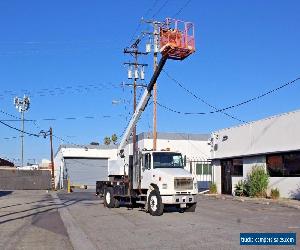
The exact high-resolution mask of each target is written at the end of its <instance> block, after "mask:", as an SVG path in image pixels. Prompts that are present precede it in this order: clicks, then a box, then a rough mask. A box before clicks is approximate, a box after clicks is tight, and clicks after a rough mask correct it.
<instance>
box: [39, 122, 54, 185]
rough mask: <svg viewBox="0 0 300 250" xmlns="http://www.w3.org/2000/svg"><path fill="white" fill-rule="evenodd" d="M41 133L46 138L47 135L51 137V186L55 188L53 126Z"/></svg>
mask: <svg viewBox="0 0 300 250" xmlns="http://www.w3.org/2000/svg"><path fill="white" fill-rule="evenodd" d="M40 135H42V136H43V137H44V138H46V137H47V136H49V137H50V160H51V188H52V190H54V189H55V181H54V157H53V131H52V127H50V129H49V130H48V131H44V130H41V131H40Z"/></svg>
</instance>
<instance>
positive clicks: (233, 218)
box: [0, 190, 300, 250]
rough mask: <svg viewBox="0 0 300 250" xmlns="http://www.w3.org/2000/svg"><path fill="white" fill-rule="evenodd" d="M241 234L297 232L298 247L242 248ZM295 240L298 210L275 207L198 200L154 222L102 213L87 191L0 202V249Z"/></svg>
mask: <svg viewBox="0 0 300 250" xmlns="http://www.w3.org/2000/svg"><path fill="white" fill-rule="evenodd" d="M0 193H1V192H0ZM0 196H1V194H0ZM241 232H296V233H297V236H298V237H297V246H296V247H295V246H293V247H272V248H270V247H257V246H256V247H248V246H246V247H241V246H240V245H239V235H240V233H241ZM299 235H300V210H298V209H295V208H288V207H284V206H281V205H280V204H276V203H269V204H258V203H254V202H240V201H234V200H222V199H215V198H212V197H206V196H199V197H198V206H197V209H196V212H195V213H179V212H178V211H169V212H165V213H164V214H163V215H162V216H160V217H153V216H150V214H148V213H145V212H144V211H142V210H140V209H138V208H134V209H128V208H127V207H121V208H114V209H108V208H105V207H104V206H103V201H102V200H101V199H100V198H98V197H96V196H95V194H94V192H90V191H88V190H87V191H81V192H74V193H71V194H66V193H58V194H51V195H50V194H47V193H46V192H45V191H14V192H13V193H11V194H8V195H4V196H1V197H0V249H75V250H76V249H299V246H300V241H299ZM297 247H298V248H297Z"/></svg>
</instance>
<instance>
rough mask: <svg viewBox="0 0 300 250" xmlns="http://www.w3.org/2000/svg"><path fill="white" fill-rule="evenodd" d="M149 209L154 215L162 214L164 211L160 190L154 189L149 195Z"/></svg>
mask: <svg viewBox="0 0 300 250" xmlns="http://www.w3.org/2000/svg"><path fill="white" fill-rule="evenodd" d="M148 210H149V213H150V214H151V215H152V216H160V215H162V214H163V212H164V204H163V203H162V200H161V196H160V193H159V191H158V190H156V189H154V190H152V191H151V192H150V194H149V197H148Z"/></svg>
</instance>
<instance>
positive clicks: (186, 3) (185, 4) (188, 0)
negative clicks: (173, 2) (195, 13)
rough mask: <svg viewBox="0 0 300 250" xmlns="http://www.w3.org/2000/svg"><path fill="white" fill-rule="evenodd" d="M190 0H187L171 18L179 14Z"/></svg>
mask: <svg viewBox="0 0 300 250" xmlns="http://www.w3.org/2000/svg"><path fill="white" fill-rule="evenodd" d="M191 1H192V0H187V1H186V2H185V4H184V5H183V6H182V7H181V8H180V9H179V10H178V11H177V12H176V13H175V14H174V15H173V18H175V17H177V16H179V15H180V13H181V12H182V11H183V10H184V9H185V8H186V7H187V6H188V5H189V4H190V2H191Z"/></svg>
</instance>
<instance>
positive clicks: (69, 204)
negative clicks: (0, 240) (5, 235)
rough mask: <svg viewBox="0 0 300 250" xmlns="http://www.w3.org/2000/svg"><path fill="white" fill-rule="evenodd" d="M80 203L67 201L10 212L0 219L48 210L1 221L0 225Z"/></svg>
mask: <svg viewBox="0 0 300 250" xmlns="http://www.w3.org/2000/svg"><path fill="white" fill-rule="evenodd" d="M81 201H82V200H68V201H65V202H63V203H60V204H47V205H42V206H37V207H34V208H30V209H25V210H22V211H18V212H12V213H8V214H4V215H1V216H0V219H2V218H5V217H7V216H10V215H14V214H19V213H24V212H29V211H32V210H36V209H41V208H47V207H49V208H48V209H45V210H43V211H36V212H33V213H31V214H27V215H23V216H19V217H16V218H12V219H6V220H2V221H0V225H1V224H4V223H7V222H10V221H15V220H19V219H24V218H28V217H31V216H34V215H39V214H43V213H46V212H49V211H53V210H56V209H60V208H64V207H69V206H72V205H74V204H76V203H78V202H81ZM50 206H54V207H51V208H50Z"/></svg>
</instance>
